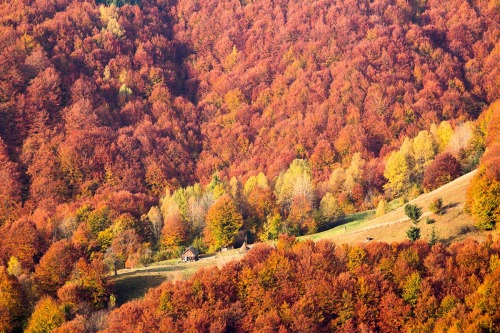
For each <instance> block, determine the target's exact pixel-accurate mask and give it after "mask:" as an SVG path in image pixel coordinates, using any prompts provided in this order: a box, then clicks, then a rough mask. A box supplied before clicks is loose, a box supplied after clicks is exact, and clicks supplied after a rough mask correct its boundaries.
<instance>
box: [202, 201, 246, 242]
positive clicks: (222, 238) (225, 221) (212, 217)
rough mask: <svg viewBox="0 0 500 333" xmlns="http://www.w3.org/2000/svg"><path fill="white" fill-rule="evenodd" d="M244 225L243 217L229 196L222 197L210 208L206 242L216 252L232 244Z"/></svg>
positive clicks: (207, 219)
mask: <svg viewBox="0 0 500 333" xmlns="http://www.w3.org/2000/svg"><path fill="white" fill-rule="evenodd" d="M242 225H243V217H242V216H241V214H240V212H239V211H238V209H237V207H236V205H235V203H234V202H233V200H232V199H231V198H230V197H229V196H228V195H223V196H222V197H220V198H219V199H218V200H217V201H216V202H215V203H214V204H213V205H212V207H210V209H209V210H208V213H207V218H206V227H205V241H206V243H207V244H209V245H210V250H211V251H214V250H217V249H219V248H221V247H223V246H227V245H229V244H231V243H232V241H233V240H234V237H235V236H236V235H237V234H238V230H239V229H240V228H241V226H242Z"/></svg>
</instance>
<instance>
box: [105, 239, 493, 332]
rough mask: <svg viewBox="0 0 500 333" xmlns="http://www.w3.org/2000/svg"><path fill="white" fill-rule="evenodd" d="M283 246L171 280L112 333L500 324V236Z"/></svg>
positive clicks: (115, 317) (122, 316)
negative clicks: (481, 239)
mask: <svg viewBox="0 0 500 333" xmlns="http://www.w3.org/2000/svg"><path fill="white" fill-rule="evenodd" d="M292 243H293V242H292ZM280 247H281V245H280V244H279V243H278V250H276V249H272V248H271V247H270V246H268V245H260V246H256V247H255V248H253V249H252V250H250V252H249V253H248V254H247V256H246V257H245V258H244V259H243V260H242V261H241V262H238V263H232V264H229V265H226V266H224V267H223V268H222V269H218V268H211V269H208V270H202V271H200V272H198V273H197V274H196V275H195V276H194V277H192V278H191V279H189V280H188V281H184V282H180V283H179V282H178V283H172V282H165V283H164V284H163V285H162V286H160V287H159V288H156V289H154V290H151V291H150V292H149V293H148V295H146V297H145V298H144V300H141V301H133V302H130V303H127V304H125V305H124V306H122V307H121V308H119V309H118V310H115V311H113V312H112V313H111V314H110V316H109V322H108V324H109V326H108V328H107V329H106V330H105V332H134V331H136V330H137V329H139V327H140V328H141V329H147V330H150V331H168V332H185V331H190V330H191V329H193V330H195V331H203V332H209V331H213V330H217V331H234V332H331V331H332V330H334V331H335V330H338V331H343V332H362V331H367V332H370V331H381V332H406V331H413V330H420V329H422V328H425V329H426V330H430V331H434V330H435V331H453V330H454V329H456V328H457V327H462V328H466V330H468V331H481V330H484V331H490V332H496V331H497V328H498V325H499V324H500V313H499V311H500V310H499V307H498V305H499V303H498V295H499V292H500V280H499V279H498V277H499V274H500V265H499V263H500V261H499V259H498V255H499V251H500V248H499V243H498V241H497V242H495V243H492V242H491V241H490V242H488V243H487V244H479V243H477V242H476V241H473V240H468V241H465V242H462V243H458V244H455V245H453V246H451V247H446V246H445V245H443V244H441V243H438V244H436V245H434V246H432V247H430V246H429V245H428V244H427V242H422V241H416V242H413V243H400V244H396V243H394V244H392V245H389V244H383V243H371V244H369V245H366V246H364V247H350V246H344V247H341V246H335V245H334V244H332V243H329V242H325V241H321V242H318V243H313V242H312V241H308V242H302V243H298V244H296V245H294V246H290V245H288V246H285V247H284V248H281V249H280Z"/></svg>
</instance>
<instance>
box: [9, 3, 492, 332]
mask: <svg viewBox="0 0 500 333" xmlns="http://www.w3.org/2000/svg"><path fill="white" fill-rule="evenodd" d="M499 38H500V5H499V3H498V1H495V0H490V1H483V0H472V1H463V0H450V1H436V0H429V1H418V0H415V1H413V0H412V1H396V0H394V1H393V0H387V1H386V0H375V1H363V0H347V1H336V0H335V1H334V0H329V1H327V0H314V1H288V0H277V1H267V0H254V1H253V0H229V1H219V0H207V1H191V0H134V1H127V0H99V1H98V0H90V1H89V0H16V1H9V0H0V332H3V331H5V332H9V331H22V330H23V329H26V330H27V331H28V332H40V330H41V329H42V328H39V326H37V325H42V324H43V323H46V322H49V324H47V325H48V326H47V325H46V326H45V328H43V329H45V331H50V330H51V329H52V328H54V327H57V326H59V325H61V324H62V322H63V321H66V320H70V319H72V318H74V317H75V316H76V317H77V318H83V317H85V318H87V319H88V322H93V323H95V327H102V325H103V324H102V322H104V321H102V322H101V321H100V320H103V319H102V318H104V317H106V315H105V314H104V312H98V311H103V310H102V309H105V308H107V307H112V306H113V304H114V296H113V295H112V288H111V284H110V282H109V276H108V273H109V271H110V270H111V271H112V270H113V269H116V268H120V267H124V266H126V267H133V266H137V265H147V264H148V263H150V262H151V261H152V260H160V259H164V258H167V257H175V256H177V255H178V254H179V253H180V251H182V249H184V248H185V247H186V246H189V245H191V244H194V245H195V246H196V247H197V248H198V249H200V250H202V251H212V250H217V249H219V248H220V247H223V246H226V245H229V244H232V243H233V242H234V240H235V237H236V236H238V234H239V236H240V241H242V240H243V239H244V236H245V235H246V236H247V237H249V239H250V240H255V241H258V240H267V239H276V238H277V237H278V235H279V234H282V233H286V234H293V235H302V234H306V233H313V232H316V231H317V230H321V229H323V228H327V227H328V226H330V225H331V224H332V223H335V221H336V220H337V219H338V218H339V217H342V216H344V215H345V214H350V213H353V212H355V211H360V210H365V209H372V208H375V207H378V208H379V209H380V210H384V211H385V209H386V208H388V206H387V205H388V202H389V201H391V200H393V199H400V200H401V201H400V202H401V203H403V202H405V201H406V200H407V199H408V198H412V197H414V196H416V195H418V194H419V193H421V192H423V191H428V190H432V189H435V188H436V187H438V186H441V185H443V184H445V183H446V182H448V181H450V180H452V179H454V178H456V177H458V176H459V175H460V174H463V173H465V172H468V171H470V170H472V169H474V168H476V167H477V165H478V163H479V161H481V164H480V167H479V170H478V173H477V175H476V178H475V180H474V182H473V186H472V187H471V189H470V190H469V194H468V202H467V210H468V211H469V212H470V213H471V214H472V215H473V216H474V218H475V219H476V225H477V226H478V227H480V228H481V229H486V230H491V229H495V228H496V227H497V222H498V220H499V216H500V208H499V207H500V202H499V200H500V199H499V197H500V186H499V184H500V171H499V170H500V169H499V168H498V165H500V164H499V163H498V159H499V157H498V156H499V154H498V149H499V146H498V145H499V143H498V142H499V140H500V139H499V136H498V133H499V132H500V131H499V128H498V124H499V114H500V111H499V108H500V104H499V102H498V101H497V100H498V99H499V98H500V74H499V67H500V65H499V64H500V43H499ZM495 101H496V102H495ZM485 151H486V153H485V155H484V157H483V158H482V159H481V156H482V155H483V152H485ZM481 246H482V245H481ZM450 251H451V250H450ZM484 265H486V264H484ZM492 265H493V264H492ZM485 267H486V266H485ZM491 271H492V272H494V269H493V268H492V269H491ZM497 271H498V270H497ZM485 272H486V271H485ZM484 274H486V273H484ZM484 274H483V275H482V276H481V278H483V277H484V276H485V275H484ZM492 274H493V273H492ZM474 281H475V282H474V283H475V284H474V283H472V282H471V285H473V286H477V285H479V284H480V283H482V282H483V280H481V279H479V280H478V279H476V280H474ZM463 296H464V297H465V295H463ZM439 297H440V296H439ZM439 297H437V298H438V299H439ZM457 297H458V296H457ZM460 297H461V296H460ZM460 297H459V298H460ZM462 300H463V298H462ZM44 313H49V314H50V316H53V318H52V319H53V320H51V321H48V320H47V316H48V315H44ZM44 316H45V317H44ZM80 316H83V317H80ZM89 318H92V320H90V319H89ZM495 318H496V317H495ZM492 320H494V321H495V320H498V318H496V319H494V318H493V319H492ZM99 323H101V324H102V325H101V324H99ZM44 325H45V324H44ZM99 325H101V326H99ZM285 326H286V325H285ZM95 327H94V326H92V327H91V326H88V327H87V328H85V330H87V331H95V329H96V328H95ZM286 327H288V328H290V327H291V326H286ZM42 331H43V330H42Z"/></svg>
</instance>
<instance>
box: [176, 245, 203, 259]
mask: <svg viewBox="0 0 500 333" xmlns="http://www.w3.org/2000/svg"><path fill="white" fill-rule="evenodd" d="M198 254H200V253H199V252H198V250H197V249H195V248H194V247H192V246H190V247H188V248H187V249H186V251H184V252H183V253H182V255H181V259H182V261H184V262H188V261H196V260H198Z"/></svg>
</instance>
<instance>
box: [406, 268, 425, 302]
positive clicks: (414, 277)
mask: <svg viewBox="0 0 500 333" xmlns="http://www.w3.org/2000/svg"><path fill="white" fill-rule="evenodd" d="M421 283H422V278H421V277H420V274H418V272H414V273H412V274H411V275H409V276H408V277H407V278H406V279H405V281H404V284H403V295H402V296H403V299H404V300H405V302H406V303H408V304H410V305H411V306H415V304H416V303H417V298H418V294H419V292H420V285H421Z"/></svg>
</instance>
